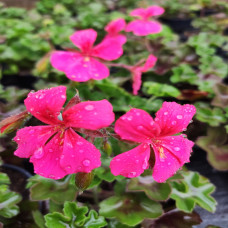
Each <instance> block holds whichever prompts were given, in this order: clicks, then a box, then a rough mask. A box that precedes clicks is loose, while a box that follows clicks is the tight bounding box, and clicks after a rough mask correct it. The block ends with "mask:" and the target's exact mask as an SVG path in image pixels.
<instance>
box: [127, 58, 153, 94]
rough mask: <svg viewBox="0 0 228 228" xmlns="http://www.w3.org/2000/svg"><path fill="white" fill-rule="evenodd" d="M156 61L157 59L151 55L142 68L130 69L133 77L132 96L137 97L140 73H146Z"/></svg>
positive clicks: (140, 82) (140, 81) (134, 67)
mask: <svg viewBox="0 0 228 228" xmlns="http://www.w3.org/2000/svg"><path fill="white" fill-rule="evenodd" d="M156 61H157V58H156V57H155V56H153V55H149V57H148V58H147V60H146V63H145V65H144V66H133V67H132V68H130V71H131V73H132V76H133V85H132V87H133V94H134V95H137V94H138V91H139V89H140V87H141V84H142V80H141V78H142V73H143V72H146V71H148V70H149V69H150V68H152V67H153V66H154V65H155V63H156Z"/></svg>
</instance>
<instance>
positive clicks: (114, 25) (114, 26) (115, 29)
mask: <svg viewBox="0 0 228 228" xmlns="http://www.w3.org/2000/svg"><path fill="white" fill-rule="evenodd" d="M125 26H126V22H125V20H124V19H123V18H118V19H116V20H113V21H111V22H109V23H108V24H107V25H106V26H105V31H106V32H108V33H109V34H111V35H113V34H117V33H119V32H120V31H122V30H124V28H125Z"/></svg>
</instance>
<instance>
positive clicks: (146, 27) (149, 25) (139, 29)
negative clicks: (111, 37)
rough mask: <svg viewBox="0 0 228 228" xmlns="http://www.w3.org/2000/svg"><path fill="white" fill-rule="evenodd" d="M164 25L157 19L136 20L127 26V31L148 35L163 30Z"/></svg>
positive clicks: (137, 34)
mask: <svg viewBox="0 0 228 228" xmlns="http://www.w3.org/2000/svg"><path fill="white" fill-rule="evenodd" d="M161 30H162V27H161V25H160V23H158V22H156V21H143V20H135V21H132V22H130V23H129V24H128V25H127V27H126V32H133V33H134V34H135V35H136V36H147V35H149V34H154V33H159V32H161Z"/></svg>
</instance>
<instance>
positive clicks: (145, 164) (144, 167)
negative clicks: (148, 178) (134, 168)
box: [142, 160, 148, 169]
mask: <svg viewBox="0 0 228 228" xmlns="http://www.w3.org/2000/svg"><path fill="white" fill-rule="evenodd" d="M147 166H148V163H147V161H146V160H145V161H144V162H143V165H142V168H143V169H146V168H147Z"/></svg>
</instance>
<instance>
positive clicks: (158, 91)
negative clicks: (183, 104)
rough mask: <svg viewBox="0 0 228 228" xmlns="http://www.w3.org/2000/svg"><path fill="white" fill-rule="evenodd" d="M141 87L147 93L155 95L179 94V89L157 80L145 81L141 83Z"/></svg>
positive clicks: (176, 95)
mask: <svg viewBox="0 0 228 228" xmlns="http://www.w3.org/2000/svg"><path fill="white" fill-rule="evenodd" d="M143 89H144V91H145V92H146V93H147V94H152V95H155V96H157V97H168V96H170V97H178V96H179V95H180V91H179V90H178V89H177V88H175V87H174V86H171V85H168V84H161V83H158V82H145V83H143Z"/></svg>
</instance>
